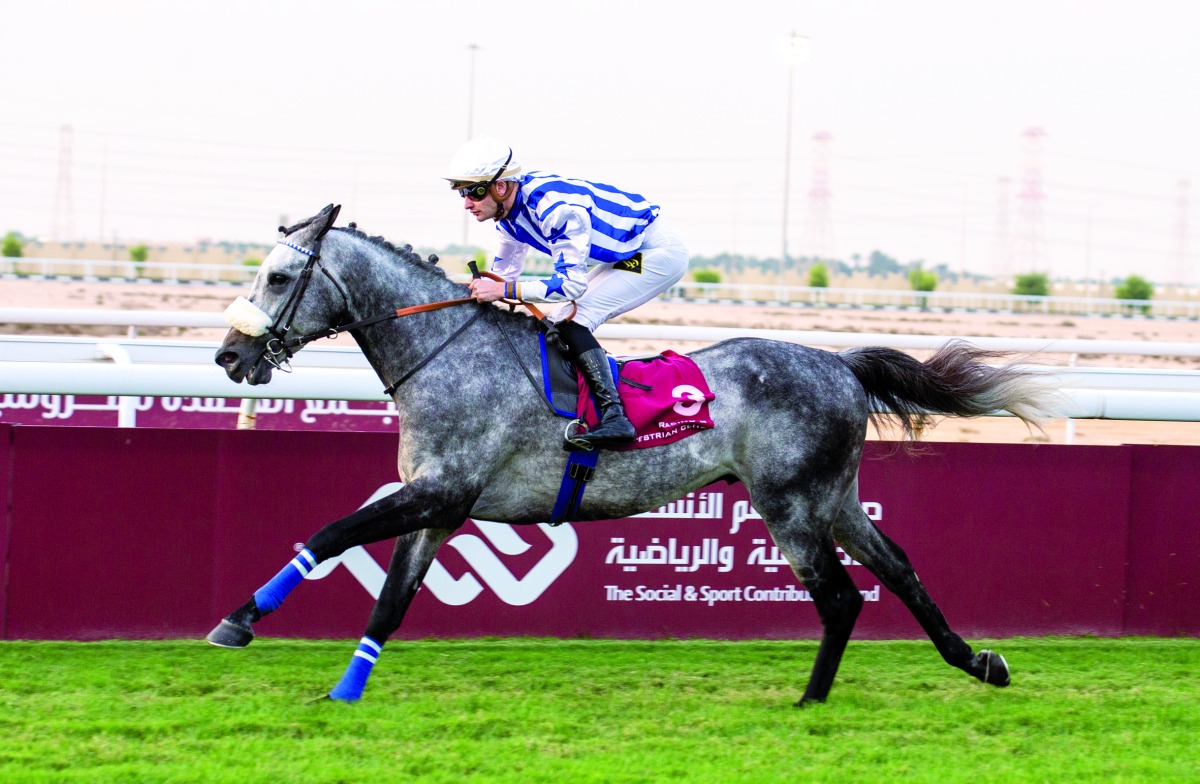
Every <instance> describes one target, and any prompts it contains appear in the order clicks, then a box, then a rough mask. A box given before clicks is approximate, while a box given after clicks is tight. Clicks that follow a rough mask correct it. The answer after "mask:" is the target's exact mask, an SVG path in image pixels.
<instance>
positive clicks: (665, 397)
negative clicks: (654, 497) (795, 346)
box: [541, 336, 715, 525]
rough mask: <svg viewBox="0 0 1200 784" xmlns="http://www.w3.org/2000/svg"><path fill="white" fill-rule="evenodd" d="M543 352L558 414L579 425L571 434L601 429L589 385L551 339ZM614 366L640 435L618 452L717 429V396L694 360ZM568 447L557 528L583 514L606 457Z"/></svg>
mask: <svg viewBox="0 0 1200 784" xmlns="http://www.w3.org/2000/svg"><path fill="white" fill-rule="evenodd" d="M541 346H542V383H543V386H544V391H545V395H546V399H547V400H548V401H549V402H550V406H551V407H552V408H553V409H554V413H556V414H558V415H559V416H563V417H571V418H573V419H574V420H576V421H575V422H573V423H572V424H571V425H569V426H568V433H570V432H571V430H572V428H573V427H576V426H577V425H576V423H577V422H579V421H582V422H583V423H584V424H586V425H587V426H588V427H589V428H590V427H595V426H596V424H597V423H599V421H600V418H599V415H598V412H597V410H596V403H595V401H594V400H593V399H592V396H591V394H590V393H589V389H588V385H587V381H586V380H584V378H583V376H582V375H580V374H579V373H578V372H576V370H575V368H574V366H573V365H571V363H570V362H568V361H567V360H566V359H565V358H564V357H563V356H562V354H561V353H560V352H559V351H558V350H557V349H556V348H554V347H553V346H548V345H547V344H546V339H545V336H541ZM608 361H609V363H610V364H611V365H612V375H613V378H614V379H615V380H616V382H617V392H618V394H619V395H620V397H621V403H622V405H624V406H625V414H626V416H628V417H629V421H630V422H632V423H633V427H634V430H635V431H636V433H637V436H636V437H635V439H634V441H633V443H632V444H629V445H628V446H623V447H617V448H616V449H615V450H614V451H628V450H632V449H648V448H650V447H655V446H663V445H665V444H673V443H675V442H676V441H680V440H682V439H684V438H687V437H688V436H690V435H693V434H695V433H698V432H700V431H701V430H708V429H710V428H712V427H714V422H713V420H712V416H711V415H710V414H709V409H708V403H709V401H710V400H712V399H713V398H714V397H715V396H714V395H713V393H712V390H710V389H709V387H708V382H707V381H705V379H704V375H703V374H702V373H701V372H700V368H699V367H697V366H696V363H695V361H693V360H692V358H691V357H686V356H683V355H682V354H677V353H675V352H674V351H664V352H663V353H662V354H656V355H653V356H648V357H626V358H622V359H620V360H617V359H614V358H612V357H609V360H608ZM563 446H564V448H565V449H568V450H571V451H569V453H568V457H567V466H566V469H565V470H564V471H563V481H562V486H561V487H560V488H559V493H558V499H557V501H556V503H555V505H554V511H553V512H552V513H551V516H550V518H551V519H550V521H549V522H550V524H551V525H558V524H560V523H562V522H563V521H564V520H569V519H571V518H572V517H574V515H575V514H576V513H578V511H579V505H580V503H582V501H583V491H584V489H585V488H586V486H587V483H588V481H590V480H591V478H592V477H593V476H594V474H595V469H596V463H597V461H598V460H599V457H600V450H598V449H596V450H592V451H578V450H572V448H571V444H570V440H569V439H568V440H567V441H566V442H565V443H564V445H563Z"/></svg>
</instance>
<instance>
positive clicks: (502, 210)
mask: <svg viewBox="0 0 1200 784" xmlns="http://www.w3.org/2000/svg"><path fill="white" fill-rule="evenodd" d="M501 182H507V183H509V184H510V185H512V186H514V187H515V186H516V183H514V182H513V181H512V180H498V181H497V182H494V183H492V187H491V188H488V195H489V196H491V197H492V201H494V202H496V217H494V218H492V220H494V221H502V220H504V217H505V216H506V215H508V208H507V207H505V206H504V202H506V201H508V197H509V196H511V195H512V194H511V193H510V194H509V195H508V196H505V197H504V198H503V199H498V198H496V193H495V190H496V186H498V185H499V184H500V183H501Z"/></svg>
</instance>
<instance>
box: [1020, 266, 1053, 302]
mask: <svg viewBox="0 0 1200 784" xmlns="http://www.w3.org/2000/svg"><path fill="white" fill-rule="evenodd" d="M1013 294H1023V295H1029V296H1034V297H1046V296H1049V295H1050V279H1049V278H1048V277H1047V276H1046V273H1044V272H1027V273H1025V274H1024V275H1018V276H1017V278H1016V281H1015V285H1014V286H1013Z"/></svg>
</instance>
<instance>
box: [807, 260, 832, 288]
mask: <svg viewBox="0 0 1200 784" xmlns="http://www.w3.org/2000/svg"><path fill="white" fill-rule="evenodd" d="M808 285H809V287H810V288H814V289H827V288H829V267H826V266H825V265H824V264H821V263H820V262H818V263H816V264H814V265H812V266H811V267H809V268H808Z"/></svg>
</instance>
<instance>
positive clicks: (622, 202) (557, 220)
mask: <svg viewBox="0 0 1200 784" xmlns="http://www.w3.org/2000/svg"><path fill="white" fill-rule="evenodd" d="M658 213H659V206H658V205H657V204H653V203H651V202H650V201H648V200H647V199H646V198H644V197H642V196H640V195H638V194H636V193H627V192H625V191H622V190H619V189H617V188H614V187H612V186H611V185H603V184H601V183H596V182H588V181H586V180H574V179H569V178H566V177H559V176H558V175H555V174H547V173H545V172H530V173H529V174H527V175H525V177H524V178H522V179H521V182H520V184H519V190H518V192H517V200H516V203H515V204H514V205H513V208H512V211H511V212H510V213H509V214H508V215H507V216H506V217H505V218H504V219H503V220H501V221H498V222H497V224H496V226H497V229H498V231H499V233H500V249H499V252H498V253H497V255H496V258H495V259H494V260H493V262H492V272H494V273H496V274H497V275H499V276H500V277H502V278H505V279H506V280H510V281H515V280H516V279H517V277H518V276H519V275H520V274H521V269H522V267H523V266H524V264H525V254H526V253H527V252H528V250H529V248H531V247H532V248H536V249H537V250H539V251H541V252H542V253H545V254H546V255H547V256H549V257H550V258H551V259H553V261H554V274H553V275H551V276H550V277H549V278H547V279H545V280H540V281H521V283H520V287H519V293H520V297H521V298H523V299H527V300H531V301H534V302H564V301H568V300H573V299H577V298H578V297H579V296H580V295H581V294H582V293H583V291H584V290H586V288H587V271H588V262H589V260H590V261H592V262H600V263H607V264H612V263H615V262H618V261H624V260H626V259H629V258H632V257H633V255H634V254H636V253H637V252H638V250H639V249H640V248H641V246H642V234H643V233H644V232H645V231H646V227H648V226H649V225H650V224H651V223H653V222H654V220H655V218H657V217H658Z"/></svg>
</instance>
